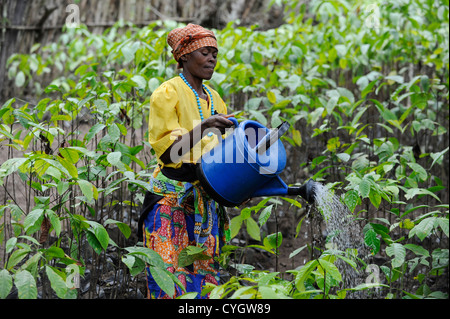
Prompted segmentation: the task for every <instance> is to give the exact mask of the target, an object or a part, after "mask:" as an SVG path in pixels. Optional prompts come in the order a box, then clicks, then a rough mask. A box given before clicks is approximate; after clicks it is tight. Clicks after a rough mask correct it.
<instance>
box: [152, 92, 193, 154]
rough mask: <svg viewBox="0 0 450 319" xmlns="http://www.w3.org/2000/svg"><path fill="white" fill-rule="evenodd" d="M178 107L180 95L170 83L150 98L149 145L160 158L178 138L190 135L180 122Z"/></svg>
mask: <svg viewBox="0 0 450 319" xmlns="http://www.w3.org/2000/svg"><path fill="white" fill-rule="evenodd" d="M178 105H179V99H178V94H177V92H176V90H175V88H174V87H173V86H172V85H170V84H169V83H163V84H162V85H161V86H160V87H159V88H158V89H156V90H155V91H154V92H153V94H152V96H151V98H150V114H149V121H148V128H149V143H150V145H151V146H152V148H153V149H154V150H155V153H156V155H157V156H158V158H159V157H161V155H162V154H163V153H164V152H165V151H166V150H167V149H168V148H169V146H171V145H172V143H173V142H174V141H175V140H176V139H177V138H178V136H181V135H184V134H186V133H188V130H187V129H185V128H183V127H181V125H180V123H179V121H178V112H177V108H178Z"/></svg>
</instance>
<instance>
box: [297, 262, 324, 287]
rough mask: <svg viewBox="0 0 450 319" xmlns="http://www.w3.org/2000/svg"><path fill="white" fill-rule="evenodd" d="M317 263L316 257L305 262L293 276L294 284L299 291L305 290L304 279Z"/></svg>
mask: <svg viewBox="0 0 450 319" xmlns="http://www.w3.org/2000/svg"><path fill="white" fill-rule="evenodd" d="M318 264H319V262H318V261H317V260H316V259H315V260H311V261H309V262H307V263H306V264H305V265H304V266H303V267H302V268H301V269H300V271H299V272H298V273H297V275H296V276H295V286H296V287H297V289H298V290H299V291H300V292H304V291H306V288H305V281H306V280H307V279H308V277H309V275H310V274H311V272H312V271H313V270H314V269H316V267H317V265H318Z"/></svg>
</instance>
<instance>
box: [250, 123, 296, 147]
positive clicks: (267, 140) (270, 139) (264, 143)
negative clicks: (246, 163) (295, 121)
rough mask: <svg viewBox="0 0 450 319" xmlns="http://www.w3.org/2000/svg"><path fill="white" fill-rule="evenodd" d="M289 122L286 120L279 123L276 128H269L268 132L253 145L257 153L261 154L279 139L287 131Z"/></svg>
mask: <svg viewBox="0 0 450 319" xmlns="http://www.w3.org/2000/svg"><path fill="white" fill-rule="evenodd" d="M289 126H290V124H289V123H288V122H286V121H285V122H283V123H281V124H280V125H279V126H278V127H277V128H275V129H272V130H270V133H269V134H267V135H266V136H265V137H264V138H263V139H262V140H261V141H260V142H259V143H258V145H256V146H255V149H256V151H257V152H258V154H262V153H264V152H265V151H267V149H268V148H269V147H270V146H271V145H272V144H273V143H275V141H277V140H279V139H280V137H281V136H282V135H283V134H284V133H286V132H287V130H288V129H289Z"/></svg>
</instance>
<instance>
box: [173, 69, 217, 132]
mask: <svg viewBox="0 0 450 319" xmlns="http://www.w3.org/2000/svg"><path fill="white" fill-rule="evenodd" d="M180 77H181V79H182V80H183V81H184V83H186V85H187V86H188V87H189V88H190V89H191V90H192V92H194V95H195V99H196V100H197V106H198V112H199V113H200V119H201V120H202V122H203V111H202V106H201V104H200V97H199V96H198V93H197V91H196V90H194V88H193V87H192V85H191V84H189V82H188V81H187V80H186V78H185V77H184V74H183V73H180ZM202 87H203V89H204V90H205V91H206V92H207V93H208V95H209V99H210V101H211V114H214V101H213V97H212V94H211V91H209V89H208V88H207V87H206V86H205V85H204V84H202ZM212 135H213V133H212V132H209V133H208V136H210V137H211V136H212Z"/></svg>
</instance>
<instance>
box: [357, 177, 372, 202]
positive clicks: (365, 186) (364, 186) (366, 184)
mask: <svg viewBox="0 0 450 319" xmlns="http://www.w3.org/2000/svg"><path fill="white" fill-rule="evenodd" d="M359 191H360V193H361V196H362V197H363V198H366V197H368V196H369V194H370V181H368V180H367V179H365V178H364V179H363V180H362V181H361V183H360V184H359Z"/></svg>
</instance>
